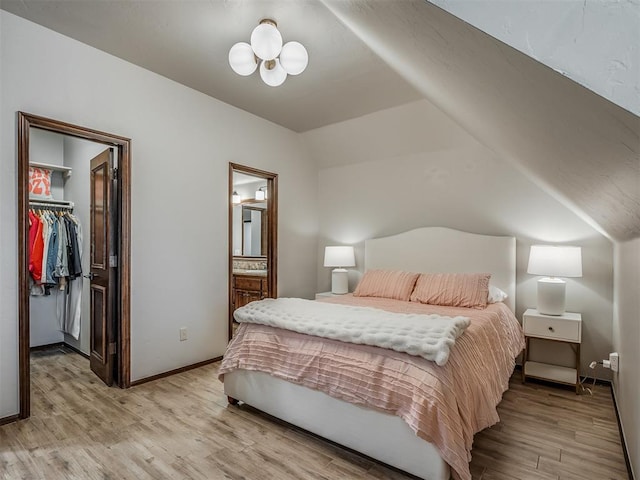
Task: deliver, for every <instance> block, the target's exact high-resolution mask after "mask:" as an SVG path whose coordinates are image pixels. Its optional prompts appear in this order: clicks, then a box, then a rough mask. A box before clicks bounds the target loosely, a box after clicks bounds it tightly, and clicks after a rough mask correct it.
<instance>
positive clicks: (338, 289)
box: [324, 246, 356, 295]
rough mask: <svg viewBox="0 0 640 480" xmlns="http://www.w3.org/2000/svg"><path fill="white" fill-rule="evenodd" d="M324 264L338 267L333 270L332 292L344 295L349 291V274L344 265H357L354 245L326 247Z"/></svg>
mask: <svg viewBox="0 0 640 480" xmlns="http://www.w3.org/2000/svg"><path fill="white" fill-rule="evenodd" d="M324 266H325V267H336V268H334V269H333V270H332V271H331V293H333V294H334V295H344V294H345V293H348V292H349V275H348V273H347V270H346V269H345V268H344V267H355V266H356V258H355V255H354V253H353V247H335V246H332V247H325V248H324Z"/></svg>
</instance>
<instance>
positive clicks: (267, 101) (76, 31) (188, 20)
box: [1, 0, 422, 132]
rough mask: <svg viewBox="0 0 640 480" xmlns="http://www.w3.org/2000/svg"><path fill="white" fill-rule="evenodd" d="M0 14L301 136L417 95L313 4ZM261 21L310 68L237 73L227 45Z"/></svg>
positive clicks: (30, 7)
mask: <svg viewBox="0 0 640 480" xmlns="http://www.w3.org/2000/svg"><path fill="white" fill-rule="evenodd" d="M1 8H2V9H3V10H6V11H8V12H11V13H14V14H16V15H19V16H20V17H23V18H26V19H28V20H31V21H33V22H35V23H38V24H40V25H42V26H44V27H47V28H49V29H51V30H54V31H57V32H59V33H62V34H63V35H66V36H69V37H71V38H74V39H76V40H79V41H81V42H83V43H85V44H88V45H91V46H93V47H95V48H98V49H100V50H103V51H105V52H108V53H110V54H112V55H115V56H116V57H119V58H122V59H124V60H127V61H129V62H132V63H134V64H136V65H139V66H141V67H143V68H146V69H148V70H151V71H153V72H156V73H158V74H160V75H163V76H165V77H167V78H170V79H172V80H175V81H176V82H179V83H181V84H183V85H186V86H188V87H191V88H193V89H195V90H198V91H200V92H202V93H205V94H207V95H210V96H212V97H214V98H217V99H219V100H222V101H223V102H226V103H229V104H231V105H234V106H236V107H238V108H241V109H243V110H246V111H247V112H251V113H253V114H255V115H258V116H260V117H262V118H265V119H267V120H270V121H272V122H274V123H277V124H279V125H282V126H284V127H287V128H290V129H291V130H293V131H296V132H304V131H307V130H311V129H314V128H317V127H321V126H325V125H329V124H332V123H336V122H340V121H342V120H347V119H350V118H356V117H359V116H362V115H365V114H367V113H372V112H375V111H378V110H382V109H385V108H389V107H393V106H396V105H400V104H403V103H407V102H411V101H414V100H417V99H419V98H422V95H421V94H420V93H418V92H417V91H416V90H415V89H414V88H413V87H412V86H411V85H410V84H409V83H407V82H406V81H405V80H404V79H403V78H402V77H400V76H399V75H398V74H397V73H396V72H395V71H394V70H392V69H391V68H389V67H388V66H387V65H386V63H385V62H383V61H382V60H381V59H380V57H379V56H378V55H376V54H375V53H373V52H372V51H371V49H369V47H368V46H367V45H366V44H365V43H364V42H363V41H362V40H360V39H359V38H358V37H357V36H356V35H355V34H353V33H352V32H351V30H349V29H348V28H346V27H345V26H344V25H343V23H342V22H340V21H339V20H338V19H337V18H336V17H335V16H334V15H333V13H331V12H330V11H329V10H328V9H327V8H326V7H325V6H324V5H323V4H322V3H320V2H319V1H317V0H285V1H283V0H237V1H228V0H206V1H205V0H193V1H188V2H187V1H166V0H164V1H157V0H145V1H127V2H123V1H118V2H115V1H77V0H71V1H69V0H55V1H51V0H45V1H43V0H2V2H1ZM262 18H272V19H274V20H276V22H277V23H278V28H279V30H280V32H281V33H282V36H283V40H284V41H285V42H287V41H291V40H296V41H299V42H301V43H302V44H303V45H304V46H305V47H306V49H307V51H308V53H309V66H308V67H307V69H306V70H305V72H303V73H302V74H301V75H298V76H289V77H288V78H287V80H286V82H285V83H284V84H283V85H282V86H280V87H275V88H274V87H269V86H267V85H266V84H264V83H263V82H262V80H261V79H260V77H259V74H258V72H255V73H254V74H253V75H251V76H249V77H241V76H238V75H236V74H235V73H234V72H233V71H232V70H231V68H230V67H229V63H228V54H229V49H230V48H231V46H232V45H233V44H235V43H237V42H240V41H244V42H248V41H249V37H250V35H251V31H252V30H253V28H254V27H255V26H256V25H258V22H259V21H260V20H261V19H262Z"/></svg>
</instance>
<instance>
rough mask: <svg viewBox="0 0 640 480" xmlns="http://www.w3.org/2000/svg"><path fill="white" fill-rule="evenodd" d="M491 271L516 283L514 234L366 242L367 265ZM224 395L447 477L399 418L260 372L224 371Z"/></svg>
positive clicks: (416, 235) (495, 280)
mask: <svg viewBox="0 0 640 480" xmlns="http://www.w3.org/2000/svg"><path fill="white" fill-rule="evenodd" d="M372 268H383V269H398V270H406V271H413V272H448V273H455V272H459V273H464V272H467V273H471V272H477V273H480V272H488V273H491V274H492V276H491V283H492V284H493V285H495V286H497V287H498V288H500V289H502V290H504V291H505V292H507V294H508V295H509V297H508V299H507V300H506V301H505V303H506V304H507V305H508V306H509V307H510V308H511V309H512V310H513V309H514V306H515V288H516V278H515V275H516V274H515V272H516V243H515V238H513V237H496V236H487V235H477V234H473V233H467V232H461V231H459V230H452V229H449V228H443V227H426V228H419V229H416V230H411V231H409V232H405V233H401V234H399V235H393V236H390V237H384V238H378V239H372V240H367V241H365V270H368V269H372ZM224 390H225V393H226V394H227V395H228V396H229V397H231V398H233V399H236V400H239V401H242V402H244V403H247V404H248V405H251V406H253V407H255V408H257V409H259V410H262V411H264V412H266V413H268V414H270V415H273V416H274V417H277V418H280V419H282V420H285V421H286V422H289V423H291V424H293V425H296V426H298V427H301V428H303V429H305V430H308V431H310V432H313V433H315V434H317V435H320V436H322V437H324V438H327V439H329V440H332V441H334V442H336V443H338V444H340V445H344V446H346V447H349V448H351V449H353V450H356V451H358V452H361V453H363V454H365V455H368V456H370V457H372V458H374V459H377V460H379V461H381V462H384V463H386V464H389V465H392V466H394V467H397V468H399V469H401V470H404V471H406V472H409V473H411V474H413V475H417V476H418V477H420V478H424V479H426V480H448V479H449V477H450V471H449V466H448V465H447V464H446V463H445V462H444V461H443V460H442V458H440V455H439V453H438V451H437V450H436V449H435V447H434V446H433V445H432V444H431V443H429V442H426V441H424V440H422V439H421V438H419V437H417V436H416V435H415V433H414V432H413V431H412V430H411V429H410V428H409V427H408V426H407V424H406V423H405V422H404V421H403V420H402V419H401V418H399V417H396V416H393V415H389V414H387V413H383V412H379V411H375V410H370V409H367V408H364V407H361V406H358V405H353V404H350V403H348V402H345V401H343V400H338V399H335V398H333V397H330V396H329V395H327V394H325V393H323V392H320V391H316V390H312V389H309V388H306V387H302V386H299V385H295V384H292V383H289V382H287V381H284V380H281V379H278V378H275V377H271V376H270V375H268V374H266V373H263V372H252V371H247V370H236V371H234V372H232V373H228V374H225V377H224Z"/></svg>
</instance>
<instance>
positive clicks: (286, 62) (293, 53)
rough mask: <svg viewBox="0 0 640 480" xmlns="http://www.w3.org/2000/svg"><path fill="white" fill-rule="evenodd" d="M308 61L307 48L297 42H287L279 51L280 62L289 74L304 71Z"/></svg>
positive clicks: (297, 73)
mask: <svg viewBox="0 0 640 480" xmlns="http://www.w3.org/2000/svg"><path fill="white" fill-rule="evenodd" d="M308 63H309V54H308V53H307V49H306V48H304V46H303V45H302V44H301V43H299V42H287V43H285V45H284V46H283V47H282V52H280V64H281V65H282V68H284V69H285V71H286V72H287V73H288V74H289V75H299V74H301V73H302V72H304V69H305V68H307V64H308Z"/></svg>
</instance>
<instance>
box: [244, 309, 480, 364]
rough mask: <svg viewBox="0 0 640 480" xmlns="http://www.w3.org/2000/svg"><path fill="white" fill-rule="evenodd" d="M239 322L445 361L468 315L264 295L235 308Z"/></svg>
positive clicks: (438, 362) (467, 323)
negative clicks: (447, 315)
mask: <svg viewBox="0 0 640 480" xmlns="http://www.w3.org/2000/svg"><path fill="white" fill-rule="evenodd" d="M233 316H234V317H235V319H236V320H237V321H238V322H246V323H260V324H263V325H269V326H272V327H277V328H284V329H287V330H293V331H294V332H298V333H305V334H308V335H315V336H318V337H325V338H330V339H333V340H340V341H343V342H350V343H359V344H364V345H373V346H376V347H383V348H388V349H391V350H396V351H398V352H404V353H409V354H411V355H417V356H420V357H423V358H426V359H427V360H432V361H434V362H436V363H437V364H438V365H444V364H445V363H447V360H448V359H449V351H450V349H451V347H452V346H453V344H454V343H455V340H456V338H458V337H459V336H460V335H462V333H463V332H464V331H465V329H466V328H467V327H468V326H469V322H470V320H469V319H468V318H467V317H443V316H441V315H436V314H433V315H418V314H405V313H392V312H387V311H385V310H379V309H377V308H368V307H355V306H348V305H335V304H330V303H323V302H316V301H313V300H303V299H301V298H277V299H274V298H267V299H265V300H260V301H257V302H252V303H249V304H248V305H245V306H244V307H241V308H239V309H237V310H236V311H235V312H234V314H233Z"/></svg>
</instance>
